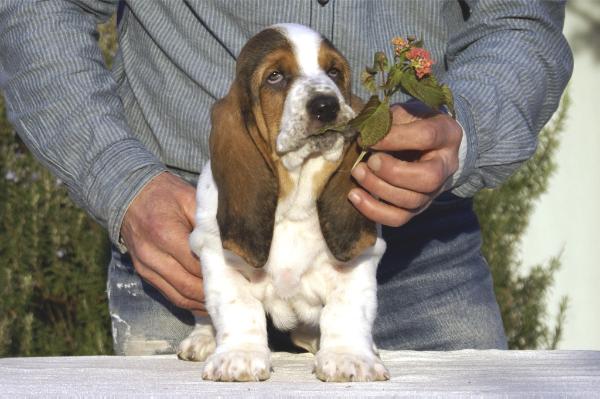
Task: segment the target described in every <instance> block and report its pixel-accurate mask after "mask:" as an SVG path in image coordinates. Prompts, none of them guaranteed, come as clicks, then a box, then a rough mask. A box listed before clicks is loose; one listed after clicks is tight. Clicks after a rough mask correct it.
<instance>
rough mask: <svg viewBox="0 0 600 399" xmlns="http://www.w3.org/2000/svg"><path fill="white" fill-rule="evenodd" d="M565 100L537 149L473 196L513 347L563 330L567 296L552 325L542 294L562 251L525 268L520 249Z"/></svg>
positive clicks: (531, 345)
mask: <svg viewBox="0 0 600 399" xmlns="http://www.w3.org/2000/svg"><path fill="white" fill-rule="evenodd" d="M569 106H570V100H569V96H568V94H565V96H564V97H563V101H562V103H561V106H560V108H559V110H558V112H557V113H556V115H555V116H554V118H553V120H552V121H551V122H550V124H548V125H547V126H546V127H545V128H544V129H543V130H542V132H541V133H540V136H539V143H538V148H537V151H536V153H535V155H534V156H533V157H532V158H531V159H530V160H529V161H527V162H526V163H525V164H524V165H523V166H522V167H521V168H520V169H519V170H518V171H517V172H516V173H515V174H514V175H513V176H512V177H511V178H510V179H509V180H508V181H506V182H505V183H504V184H503V185H502V186H501V187H500V188H498V189H495V190H482V191H481V192H479V193H478V194H477V195H476V196H475V211H476V212H477V216H478V217H479V221H480V224H481V230H482V235H483V247H482V252H483V254H484V256H485V258H486V259H487V261H488V263H489V265H490V268H491V270H492V275H493V277H494V289H495V292H496V298H497V299H498V303H499V305H500V310H501V313H502V319H503V321H504V329H505V331H506V335H507V338H508V345H509V348H511V349H537V348H549V349H553V348H555V347H556V345H557V343H558V342H559V341H560V338H561V335H562V327H563V324H564V321H565V312H566V309H567V298H566V297H564V298H562V300H561V302H560V305H559V309H558V315H557V319H556V322H555V325H554V327H550V326H549V325H548V323H547V310H546V309H547V306H546V296H547V293H548V290H549V289H550V288H551V287H552V284H553V282H554V275H555V273H556V271H557V270H558V269H559V267H560V253H559V254H556V255H555V256H554V257H552V258H551V259H550V260H549V261H548V264H547V265H545V266H544V265H535V266H534V267H532V268H531V269H530V270H529V272H525V270H524V269H525V268H524V267H523V265H522V263H521V261H520V260H519V252H518V251H519V244H520V240H521V237H522V236H523V233H524V232H525V229H526V228H527V225H528V223H529V216H530V215H531V212H532V211H533V206H534V204H535V202H536V201H537V200H538V199H539V197H540V196H541V195H542V194H543V193H545V192H546V190H547V187H548V181H549V179H550V176H551V175H552V173H553V172H554V170H555V169H556V162H555V161H554V156H555V153H556V150H557V149H558V145H559V136H560V134H561V132H562V130H563V129H564V123H565V120H566V117H567V110H568V108H569Z"/></svg>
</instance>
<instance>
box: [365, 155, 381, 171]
mask: <svg viewBox="0 0 600 399" xmlns="http://www.w3.org/2000/svg"><path fill="white" fill-rule="evenodd" d="M367 165H369V168H370V169H371V170H372V171H373V172H377V171H378V170H379V168H381V159H380V158H379V156H377V155H373V156H372V157H371V158H369V160H368V161H367Z"/></svg>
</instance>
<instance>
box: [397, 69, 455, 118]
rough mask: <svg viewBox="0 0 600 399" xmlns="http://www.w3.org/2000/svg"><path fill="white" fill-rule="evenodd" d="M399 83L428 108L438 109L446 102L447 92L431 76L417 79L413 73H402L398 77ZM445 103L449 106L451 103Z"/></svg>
mask: <svg viewBox="0 0 600 399" xmlns="http://www.w3.org/2000/svg"><path fill="white" fill-rule="evenodd" d="M400 84H401V87H402V90H403V91H405V92H406V93H408V94H409V95H411V96H413V97H414V98H416V99H417V100H419V101H421V102H423V103H424V104H426V105H427V106H429V107H430V108H433V109H438V108H440V107H441V106H442V105H444V104H447V101H448V97H447V94H446V93H445V92H444V90H443V89H442V86H440V85H439V84H438V83H437V81H436V80H435V78H433V77H431V76H428V77H425V78H423V79H420V80H419V79H417V77H416V75H415V74H414V73H403V74H402V75H401V77H400ZM447 105H448V106H449V108H450V107H451V106H452V105H453V104H447ZM452 108H453V107H452Z"/></svg>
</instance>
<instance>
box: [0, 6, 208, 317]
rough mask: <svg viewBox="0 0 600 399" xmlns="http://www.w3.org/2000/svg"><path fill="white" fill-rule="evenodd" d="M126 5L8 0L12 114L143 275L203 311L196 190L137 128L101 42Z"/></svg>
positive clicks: (0, 28)
mask: <svg viewBox="0 0 600 399" xmlns="http://www.w3.org/2000/svg"><path fill="white" fill-rule="evenodd" d="M117 3H118V1H117V0H113V1H99V0H79V1H66V0H52V1H34V0H3V1H1V2H0V83H1V85H2V88H3V91H4V95H5V98H6V106H7V113H8V116H9V119H10V121H11V123H12V124H13V126H14V127H15V130H16V131H17V132H18V133H19V136H20V137H21V138H22V139H23V141H24V142H25V144H26V145H27V146H28V147H29V148H30V149H31V151H32V152H33V153H34V155H35V156H36V157H37V158H38V159H39V160H40V161H41V162H42V163H43V164H44V165H46V166H47V167H48V168H49V169H50V170H51V171H52V172H53V173H54V174H55V175H56V176H58V177H59V178H60V179H61V180H63V181H64V182H65V184H66V186H67V188H68V190H69V193H70V195H71V197H72V198H73V200H74V201H75V202H76V203H77V204H78V205H79V206H81V207H82V208H84V209H85V210H87V211H88V212H89V213H90V214H91V215H92V216H93V217H94V218H95V219H96V220H97V221H98V222H99V223H100V224H102V225H103V226H104V227H106V228H107V230H108V233H109V236H110V238H111V241H112V242H113V243H115V244H116V245H119V239H120V234H121V233H123V239H124V240H125V242H126V243H127V246H128V249H129V252H130V254H131V256H132V259H133V262H134V265H135V267H136V270H137V271H138V273H140V275H142V277H144V278H145V279H146V280H148V281H149V282H150V283H151V284H153V285H154V286H156V287H157V288H158V289H159V290H161V291H162V292H163V293H164V294H165V295H166V296H167V297H168V298H169V299H170V300H171V301H172V302H174V303H175V304H176V305H179V306H182V307H186V308H191V309H196V310H202V309H203V304H202V303H201V301H202V297H203V296H202V281H201V279H200V278H199V276H200V270H199V266H198V262H197V260H194V258H193V256H192V254H191V252H190V251H189V248H188V246H187V234H189V231H191V225H192V221H193V213H194V204H195V201H194V197H195V196H194V190H193V188H192V187H189V186H187V187H186V185H185V184H184V182H182V181H181V180H180V179H178V178H176V177H175V176H173V175H170V174H167V173H163V172H165V171H166V167H165V165H163V164H162V163H161V162H160V160H159V159H157V158H156V157H155V156H154V155H153V154H151V153H150V152H149V151H148V150H147V149H146V148H145V147H144V146H143V145H142V143H141V142H139V141H138V140H137V139H136V138H135V137H133V135H132V134H131V132H130V130H129V127H128V126H127V122H126V118H125V113H124V110H123V106H122V103H121V100H120V98H119V97H118V95H117V93H116V82H115V81H114V79H113V77H112V75H111V73H110V71H108V70H107V68H106V67H105V65H104V62H103V60H102V56H101V52H100V49H99V47H98V44H97V32H96V25H97V24H98V23H99V22H102V21H105V20H107V19H108V18H109V17H110V16H111V15H112V14H113V13H114V11H115V9H116V5H117ZM140 62H143V60H140ZM140 193H146V194H148V193H151V194H152V195H141V194H140ZM157 196H159V197H157ZM134 199H137V201H133V200H134ZM148 202H150V203H153V204H154V206H148ZM161 204H162V205H164V206H160V205H161ZM123 220H125V221H126V223H125V224H124V223H123ZM149 221H151V222H149ZM122 224H124V225H126V226H125V227H124V228H123V229H122V228H121V227H122ZM163 230H172V231H169V232H165V231H163ZM157 235H159V236H157ZM121 249H124V248H123V247H122V246H121Z"/></svg>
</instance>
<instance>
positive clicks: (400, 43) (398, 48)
mask: <svg viewBox="0 0 600 399" xmlns="http://www.w3.org/2000/svg"><path fill="white" fill-rule="evenodd" d="M392 44H393V45H394V52H395V53H396V55H400V53H401V52H403V51H404V50H406V49H407V48H408V47H409V46H410V44H409V43H408V42H407V41H406V40H404V39H403V38H401V37H399V36H398V37H395V38H393V39H392Z"/></svg>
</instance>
